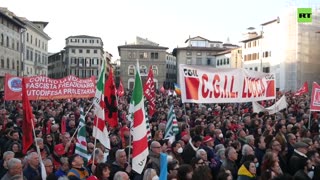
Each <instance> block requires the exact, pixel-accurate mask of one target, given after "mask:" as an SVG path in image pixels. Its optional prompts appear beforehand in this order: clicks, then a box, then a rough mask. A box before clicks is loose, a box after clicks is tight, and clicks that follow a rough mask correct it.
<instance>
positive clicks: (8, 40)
mask: <svg viewBox="0 0 320 180" xmlns="http://www.w3.org/2000/svg"><path fill="white" fill-rule="evenodd" d="M9 44H10V42H9V37H8V36H7V47H9Z"/></svg>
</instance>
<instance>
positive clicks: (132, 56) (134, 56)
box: [128, 51, 136, 59]
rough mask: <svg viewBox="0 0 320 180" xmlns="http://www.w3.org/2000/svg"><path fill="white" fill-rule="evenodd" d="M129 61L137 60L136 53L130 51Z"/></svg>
mask: <svg viewBox="0 0 320 180" xmlns="http://www.w3.org/2000/svg"><path fill="white" fill-rule="evenodd" d="M128 59H136V52H132V51H129V52H128Z"/></svg>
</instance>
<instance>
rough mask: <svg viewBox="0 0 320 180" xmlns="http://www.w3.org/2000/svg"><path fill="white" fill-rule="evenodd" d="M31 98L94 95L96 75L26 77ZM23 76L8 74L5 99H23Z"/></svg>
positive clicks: (85, 96)
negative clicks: (57, 77)
mask: <svg viewBox="0 0 320 180" xmlns="http://www.w3.org/2000/svg"><path fill="white" fill-rule="evenodd" d="M25 80H26V89H27V95H28V97H29V100H43V99H47V100H51V99H68V98H90V97H94V95H95V91H96V84H95V81H96V80H95V77H94V76H92V77H91V78H86V79H80V78H78V77H76V76H73V75H70V76H67V77H64V78H61V79H51V78H48V77H47V76H32V77H25ZM21 82H22V80H21V77H17V76H12V75H10V74H6V76H5V88H4V99H5V100H21Z"/></svg>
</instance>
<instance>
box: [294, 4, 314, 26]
mask: <svg viewBox="0 0 320 180" xmlns="http://www.w3.org/2000/svg"><path fill="white" fill-rule="evenodd" d="M297 12H298V14H297V17H298V22H299V23H311V22H312V8H298V10H297Z"/></svg>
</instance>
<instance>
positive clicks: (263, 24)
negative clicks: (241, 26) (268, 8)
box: [261, 17, 280, 26]
mask: <svg viewBox="0 0 320 180" xmlns="http://www.w3.org/2000/svg"><path fill="white" fill-rule="evenodd" d="M277 21H280V19H279V17H277V18H276V19H273V20H271V21H268V22H265V23H262V24H261V26H265V25H268V24H271V23H274V22H277Z"/></svg>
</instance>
